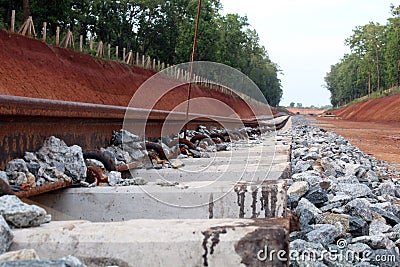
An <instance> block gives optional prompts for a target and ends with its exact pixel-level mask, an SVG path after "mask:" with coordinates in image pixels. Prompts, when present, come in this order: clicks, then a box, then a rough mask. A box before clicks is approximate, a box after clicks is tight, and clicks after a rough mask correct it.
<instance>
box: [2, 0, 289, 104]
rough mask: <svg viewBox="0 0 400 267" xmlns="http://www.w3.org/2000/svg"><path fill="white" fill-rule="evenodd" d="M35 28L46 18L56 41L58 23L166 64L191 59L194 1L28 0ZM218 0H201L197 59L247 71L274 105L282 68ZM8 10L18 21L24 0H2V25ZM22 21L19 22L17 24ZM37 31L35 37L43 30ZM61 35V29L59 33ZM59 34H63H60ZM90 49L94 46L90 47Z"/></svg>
mask: <svg viewBox="0 0 400 267" xmlns="http://www.w3.org/2000/svg"><path fill="white" fill-rule="evenodd" d="M29 2H30V14H31V15H32V17H33V21H34V23H35V28H36V29H41V28H42V23H43V22H47V25H48V26H47V27H48V34H47V36H48V39H49V40H50V41H52V42H54V40H53V39H54V38H53V37H52V36H54V34H55V31H56V27H57V26H59V27H60V28H61V32H64V33H65V32H66V31H67V30H72V31H73V33H74V35H75V38H78V37H79V35H82V36H83V40H84V44H86V46H85V47H87V43H88V41H89V39H90V38H94V39H96V40H97V41H99V40H102V41H103V43H105V44H106V43H109V44H111V46H112V47H115V46H118V47H119V56H120V57H121V56H122V51H123V48H126V51H127V52H128V51H131V50H132V52H133V53H134V54H136V53H140V54H142V55H143V54H145V55H146V56H150V57H151V58H157V59H158V60H160V61H161V62H165V63H166V64H170V65H173V64H179V63H183V62H188V61H190V57H191V52H192V44H193V38H194V29H195V21H196V17H197V3H198V1H197V0H168V1H165V0H136V1H131V0H117V1H114V0H79V1H78V0H53V1H49V0H30V1H29ZM221 8H222V6H221V3H220V1H219V0H203V3H202V9H201V17H200V23H199V32H198V39H197V49H196V54H195V60H197V61H214V62H219V63H224V64H226V65H229V66H231V67H233V68H236V69H238V70H240V71H241V72H243V73H244V74H246V75H248V76H249V77H250V78H251V79H252V80H253V81H254V82H255V83H256V84H257V85H258V87H259V88H260V90H261V91H262V93H263V94H264V96H265V97H266V99H267V100H268V102H269V103H270V104H271V105H273V106H278V104H279V102H280V100H281V98H282V88H281V81H280V80H279V79H278V73H279V72H280V70H279V67H278V65H277V64H275V63H273V62H272V61H271V60H270V59H269V57H268V53H267V51H266V49H265V48H264V47H263V46H261V45H260V40H259V37H258V34H257V32H256V31H255V30H252V29H250V26H249V23H248V20H247V17H241V16H239V15H238V14H227V15H225V16H223V15H221V12H220V11H221ZM12 9H15V10H16V13H17V14H16V17H17V18H20V20H22V13H23V10H22V1H9V0H0V27H1V26H2V23H3V24H4V21H9V14H10V12H11V10H12ZM21 23H22V22H21V21H17V23H16V25H20V24H21ZM38 32H39V36H41V35H42V33H41V32H40V30H39V31H38ZM62 36H63V34H62ZM61 38H62V37H61ZM88 52H89V53H90V54H92V55H93V54H94V53H95V51H88ZM216 78H217V77H216Z"/></svg>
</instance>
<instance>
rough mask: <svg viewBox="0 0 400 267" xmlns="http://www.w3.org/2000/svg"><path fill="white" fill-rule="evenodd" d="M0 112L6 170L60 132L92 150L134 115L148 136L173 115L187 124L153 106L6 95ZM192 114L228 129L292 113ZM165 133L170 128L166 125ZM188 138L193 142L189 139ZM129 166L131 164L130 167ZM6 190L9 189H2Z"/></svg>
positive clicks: (193, 122)
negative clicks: (251, 115)
mask: <svg viewBox="0 0 400 267" xmlns="http://www.w3.org/2000/svg"><path fill="white" fill-rule="evenodd" d="M127 111H129V112H127ZM127 113H129V119H127V118H125V114H127ZM0 114H1V116H0V132H2V135H1V142H0V169H4V168H5V166H6V164H7V162H8V161H10V160H12V159H14V158H20V157H23V155H24V153H25V152H26V151H37V150H38V149H39V148H40V146H41V145H42V144H43V141H44V140H45V139H46V138H47V137H49V136H56V137H57V138H60V139H62V140H64V141H65V143H66V144H67V145H75V144H76V145H79V146H80V147H82V149H83V150H84V151H89V152H90V151H97V150H98V149H99V148H101V147H106V146H107V145H109V144H110V141H111V140H110V139H111V137H112V132H113V131H118V130H120V129H121V128H123V123H124V119H126V120H129V123H131V124H135V123H141V124H143V123H144V121H145V124H146V129H145V134H146V138H148V139H149V140H155V139H157V138H160V137H161V131H162V127H163V125H164V123H165V120H166V119H168V124H169V125H170V126H171V124H172V126H173V127H171V128H173V129H176V127H178V126H182V125H184V122H185V120H186V114H185V113H182V112H169V111H163V110H151V111H150V110H146V109H135V108H125V107H120V106H109V105H99V104H89V103H78V102H67V101H59V100H49V99H37V98H27V97H18V96H6V95H1V96H0ZM188 119H189V123H188V129H196V128H198V127H199V126H206V127H208V128H209V127H211V126H214V127H218V128H221V127H222V124H223V125H224V127H226V128H228V129H235V128H238V127H240V126H243V125H244V126H246V127H253V128H255V127H257V126H260V125H262V126H267V127H273V128H275V129H280V128H282V127H283V126H284V125H285V123H286V122H287V119H288V118H286V119H283V120H277V121H273V120H267V119H265V118H264V119H262V120H256V119H243V120H241V119H237V118H230V117H220V116H210V115H204V114H193V113H191V114H189V117H188ZM268 119H271V118H268ZM163 134H169V133H168V132H165V129H163ZM238 134H240V133H238ZM182 141H184V140H182ZM187 142H189V141H187V140H186V143H187ZM189 143H190V142H189ZM192 148H193V147H192ZM114 169H115V167H114ZM126 169H129V167H126ZM71 184H72V183H71V182H62V183H61V182H60V183H58V184H55V185H46V186H43V187H42V188H36V189H35V190H31V192H30V193H28V192H24V191H21V192H18V193H16V194H17V195H20V196H21V197H29V196H33V195H37V194H42V193H45V192H48V191H52V190H56V189H59V188H62V187H66V186H70V185H71ZM4 186H5V185H3V187H4ZM7 190H8V189H7ZM7 190H6V189H4V190H3V191H4V192H5V191H7Z"/></svg>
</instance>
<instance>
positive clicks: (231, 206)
mask: <svg viewBox="0 0 400 267" xmlns="http://www.w3.org/2000/svg"><path fill="white" fill-rule="evenodd" d="M126 110H127V109H126V108H124V107H117V106H106V105H97V104H86V103H76V102H66V101H56V100H45V99H34V98H24V97H16V96H0V114H1V117H0V121H1V123H0V131H1V132H2V133H3V134H2V136H1V138H2V140H1V146H0V157H1V158H0V164H1V165H0V168H1V169H4V166H5V165H6V163H7V162H8V161H9V160H11V159H14V158H18V157H22V156H23V154H24V152H25V151H37V150H38V148H40V146H41V145H42V144H43V141H44V140H45V139H46V138H47V137H49V136H56V137H58V138H60V139H62V140H64V141H65V142H66V144H67V145H74V144H77V145H79V146H81V147H82V149H83V150H84V155H85V154H86V155H87V156H88V157H93V153H94V154H96V153H95V152H93V151H98V149H99V148H101V147H106V146H107V145H109V144H110V141H111V138H112V132H113V131H118V130H120V129H121V128H123V123H124V118H125V114H126ZM129 114H131V115H130V117H129V120H130V122H131V123H135V122H137V123H143V121H146V131H145V133H146V137H147V138H148V141H149V143H146V144H145V146H146V147H147V144H149V147H148V148H152V149H153V150H155V151H157V149H156V148H157V147H155V146H154V145H151V144H152V143H151V141H153V139H154V140H155V139H157V138H160V135H161V128H162V126H163V124H164V123H165V120H166V119H168V124H175V125H176V126H179V127H181V126H182V125H184V122H185V120H186V114H185V113H179V112H175V113H171V112H168V111H159V110H151V111H149V110H144V109H130V112H129ZM132 114H134V115H133V116H132ZM288 120H289V117H281V118H264V119H259V120H255V119H236V118H230V117H218V116H209V115H204V114H189V121H190V122H189V124H188V129H197V128H198V127H199V126H206V127H207V128H210V127H211V126H214V127H217V128H223V127H222V125H224V127H225V128H227V129H230V130H231V129H236V128H238V127H240V126H243V125H244V126H246V127H252V128H254V129H256V128H257V127H258V126H262V127H269V128H274V129H276V130H278V129H281V128H282V127H284V126H285V125H286V123H287V121H288ZM249 131H250V132H252V131H253V132H254V133H256V130H249ZM163 134H165V132H163ZM231 134H232V135H230V136H224V135H222V134H212V135H209V136H208V137H207V136H197V137H195V138H192V140H191V141H192V142H193V143H195V144H196V143H198V142H199V141H201V139H203V138H205V139H207V138H214V139H215V140H221V139H225V140H229V137H232V138H233V137H234V138H237V139H242V138H245V137H243V136H241V135H243V133H241V132H236V133H235V132H234V131H233V132H232V131H231ZM177 142H179V143H184V145H185V146H186V147H188V148H190V147H191V145H190V144H192V145H193V143H190V144H189V143H187V142H190V141H189V140H186V139H185V142H183V141H181V140H177ZM276 142H278V143H276ZM172 143H173V142H172ZM288 151H289V145H288V140H286V139H282V140H280V141H276V139H275V138H273V137H272V136H271V137H269V138H267V139H266V140H264V141H263V142H261V143H258V144H257V145H251V148H248V147H247V148H246V145H244V146H243V145H240V144H239V145H238V148H237V149H236V150H235V155H236V157H233V158H232V156H231V154H230V152H229V151H225V152H218V153H217V154H216V156H215V158H214V159H213V163H212V164H211V165H209V168H208V170H206V171H205V172H199V173H193V171H195V170H198V169H201V168H203V167H204V166H205V165H207V164H208V163H207V162H206V159H192V158H188V159H183V162H184V164H185V166H186V168H187V169H184V170H183V173H182V172H179V170H176V169H168V168H167V169H162V170H155V169H153V170H146V169H137V170H134V171H133V173H134V174H135V175H139V176H142V177H146V178H147V179H148V180H149V183H148V184H147V185H143V186H128V187H119V186H117V187H112V186H98V187H94V188H81V187H71V188H64V187H70V186H71V185H72V183H71V182H63V181H60V182H56V183H53V184H47V185H42V186H38V187H36V188H32V189H28V190H21V191H19V192H9V191H10V188H9V187H7V186H5V185H3V184H2V185H0V189H1V191H3V192H8V193H12V194H15V195H16V196H18V197H20V198H23V199H24V201H25V202H28V203H32V204H36V205H39V206H42V207H43V208H45V209H46V210H48V211H49V213H51V214H52V216H53V220H55V222H54V223H53V222H51V223H50V224H49V225H47V226H41V227H39V228H37V229H36V228H32V229H21V230H16V231H15V239H14V245H13V247H12V248H11V249H12V250H16V249H22V248H28V247H35V248H36V250H37V252H38V253H39V255H41V257H43V258H46V257H48V256H49V253H50V254H51V255H52V256H56V255H58V254H60V253H61V254H65V253H68V254H74V255H76V256H78V257H80V258H83V259H85V263H86V264H88V266H96V265H97V264H100V263H101V260H103V261H105V262H107V263H109V262H110V261H111V262H112V260H116V259H118V260H117V261H116V262H115V265H117V263H121V262H122V263H124V264H125V263H126V266H131V263H132V262H134V261H137V259H136V260H135V257H132V256H133V254H131V253H128V254H129V255H128V254H126V255H122V254H121V255H117V254H118V251H121V250H125V249H129V251H141V252H140V253H141V256H140V259H141V260H140V262H139V263H138V264H139V265H153V266H158V265H160V262H155V261H154V255H151V249H149V251H150V252H149V251H146V250H143V249H142V248H143V246H149V248H150V247H152V248H155V249H156V250H157V251H166V252H168V251H170V249H171V247H174V248H175V247H176V248H175V251H176V250H181V251H185V250H186V249H187V248H191V249H190V252H187V255H189V256H186V255H184V254H182V253H178V254H179V257H180V258H181V259H182V262H181V263H179V264H177V265H176V266H188V265H196V266H197V265H199V266H200V265H203V266H214V265H216V264H217V265H218V264H219V263H226V264H233V265H237V264H239V263H244V264H245V265H247V266H259V265H260V264H261V265H260V266H287V264H288V261H284V262H282V261H280V260H279V259H276V258H275V259H274V260H273V261H272V262H269V263H267V264H264V262H262V261H260V260H259V259H257V255H258V254H260V253H259V252H260V251H261V252H262V251H263V249H264V248H266V246H267V245H268V246H269V248H271V249H275V250H277V251H278V250H282V251H286V252H287V253H288V244H289V232H290V231H292V230H294V229H296V227H297V226H296V223H294V221H291V219H292V217H291V216H290V214H287V213H286V190H285V187H286V184H285V182H284V180H283V179H284V178H285V177H287V176H288V175H290V167H289V166H290V162H289V154H288ZM249 159H250V161H249ZM246 160H247V161H248V163H247V164H244V163H243V161H246ZM229 164H231V165H229ZM228 165H229V166H231V168H230V169H228V171H227V170H225V169H224V168H225V166H228ZM108 168H110V169H112V168H115V167H108ZM131 168H135V166H133V165H132V164H127V165H126V166H122V167H121V166H119V167H118V168H115V170H117V171H121V172H123V171H127V170H130V169H131ZM91 171H92V172H94V174H96V172H95V171H93V170H91ZM131 171H132V170H131ZM221 171H222V172H223V173H224V174H223V175H222V176H221ZM131 173H132V172H131ZM159 175H162V176H163V177H164V178H165V179H167V180H171V181H173V180H174V179H175V180H176V179H178V182H177V184H179V185H178V186H174V185H173V186H170V185H167V186H165V185H160V184H159V183H160V182H159V179H158V176H159ZM213 179H215V181H214V182H213V183H212V184H211V185H210V181H209V180H213ZM61 188H64V189H62V191H60V190H59V189H61ZM89 199H91V200H89ZM178 200H179V201H183V202H182V203H181V202H179V203H175V202H174V201H178ZM203 202H204V203H203ZM179 207H181V208H180V210H177V208H179ZM185 207H186V208H185ZM211 218H213V220H210V219H211ZM78 219H85V220H89V221H92V222H97V223H95V224H93V225H92V224H90V223H88V224H87V225H85V226H84V224H82V223H81V222H78V223H77V224H74V223H73V222H70V221H69V220H78ZM138 219H139V220H138ZM178 219H179V220H178ZM126 220H130V221H129V222H123V221H126ZM112 222H116V223H112ZM291 223H292V224H291ZM165 225H168V226H167V229H165V230H163V231H162V233H161V232H159V231H158V230H156V229H164V226H165ZM81 226H84V228H82V229H81V228H80V227H81ZM59 227H61V228H59ZM110 227H111V228H112V229H114V230H113V231H111V232H110V231H109V230H106V229H110ZM67 228H68V229H74V230H73V231H68V232H65V231H64V230H62V229H67ZM102 229H104V230H102ZM129 229H142V230H141V231H144V232H145V234H143V233H142V232H141V231H136V230H135V231H132V230H129ZM92 232H96V233H99V236H98V237H94V236H91V237H90V240H91V241H90V242H89V243H86V241H84V240H86V239H87V237H86V234H88V233H92ZM110 233H113V234H112V235H110ZM160 233H161V236H160ZM49 234H50V235H52V236H53V237H54V240H58V241H55V242H59V244H63V245H61V246H60V245H57V246H54V243H48V242H44V241H43V239H42V238H43V237H44V236H48V235H49ZM70 234H72V235H76V237H73V236H70ZM129 235H134V236H135V237H136V238H133V239H132V238H128V239H124V237H125V236H129ZM116 236H119V237H121V239H118V242H121V243H118V244H117V243H115V242H116V239H115V238H116ZM71 238H72V239H71ZM93 238H94V239H93ZM170 238H178V239H180V240H181V242H179V243H176V244H175V243H174V244H173V242H174V241H173V240H171V239H170ZM88 240H89V239H88ZM218 243H220V245H218V246H219V247H220V248H223V249H222V250H220V249H216V246H217V244H218ZM198 244H199V245H200V247H198ZM48 245H49V246H50V247H49V246H48ZM64 245H65V249H66V250H65V249H64ZM91 246H93V247H91ZM53 247H58V248H59V249H58V250H57V251H55V250H53ZM68 247H75V248H76V250H73V251H71V250H68ZM83 247H85V249H82V248H83ZM215 249H216V250H215ZM92 252H95V254H93V253H92ZM164 254H165V253H164ZM164 254H163V255H162V257H163V264H164V263H166V265H175V263H174V262H175V259H174V257H172V258H171V257H170V255H168V253H167V254H165V255H164ZM178 254H176V255H178ZM233 254H235V255H237V256H235V257H231V255H233ZM99 255H101V256H100V258H99ZM116 255H117V256H116ZM160 257H161V256H160ZM183 259H187V261H183ZM164 260H165V261H164ZM268 264H272V265H268ZM219 265H220V264H219ZM122 266H125V265H122ZM132 266H135V264H133V265H132Z"/></svg>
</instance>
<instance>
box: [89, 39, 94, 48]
mask: <svg viewBox="0 0 400 267" xmlns="http://www.w3.org/2000/svg"><path fill="white" fill-rule="evenodd" d="M89 49H90V50H92V49H93V38H92V37H90V40H89Z"/></svg>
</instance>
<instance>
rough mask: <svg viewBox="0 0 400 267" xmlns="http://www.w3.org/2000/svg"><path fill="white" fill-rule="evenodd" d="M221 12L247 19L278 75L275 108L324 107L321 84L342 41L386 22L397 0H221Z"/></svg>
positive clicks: (325, 98)
mask: <svg viewBox="0 0 400 267" xmlns="http://www.w3.org/2000/svg"><path fill="white" fill-rule="evenodd" d="M221 3H222V5H223V8H224V10H223V13H224V14H226V13H238V14H240V15H242V16H244V15H247V17H248V20H249V23H250V24H251V27H252V28H254V29H255V30H256V31H257V32H258V34H259V36H260V40H261V44H262V45H264V46H265V48H266V49H267V51H268V53H269V56H270V58H271V60H272V61H273V62H275V63H277V64H278V65H279V66H280V67H281V69H282V71H283V74H284V75H282V76H280V79H281V80H282V86H283V98H282V101H281V105H286V106H287V105H289V103H290V102H295V103H298V102H300V103H302V104H303V106H311V105H315V106H322V105H327V104H330V101H329V97H330V93H329V91H328V90H326V89H325V88H324V87H323V85H324V84H325V83H324V77H325V75H326V73H327V72H329V70H330V66H331V65H333V64H335V63H337V62H339V60H340V59H341V58H342V57H343V55H344V53H347V52H349V50H348V48H347V47H345V46H344V40H345V39H346V38H348V37H349V36H351V34H352V30H353V29H354V28H355V27H356V26H361V25H365V24H367V23H368V22H369V21H374V22H379V23H381V24H386V21H387V18H389V17H390V4H391V3H393V4H394V5H396V6H397V5H400V0H397V1H395V0H274V1H272V0H246V1H243V0H240V1H239V0H221Z"/></svg>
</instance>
